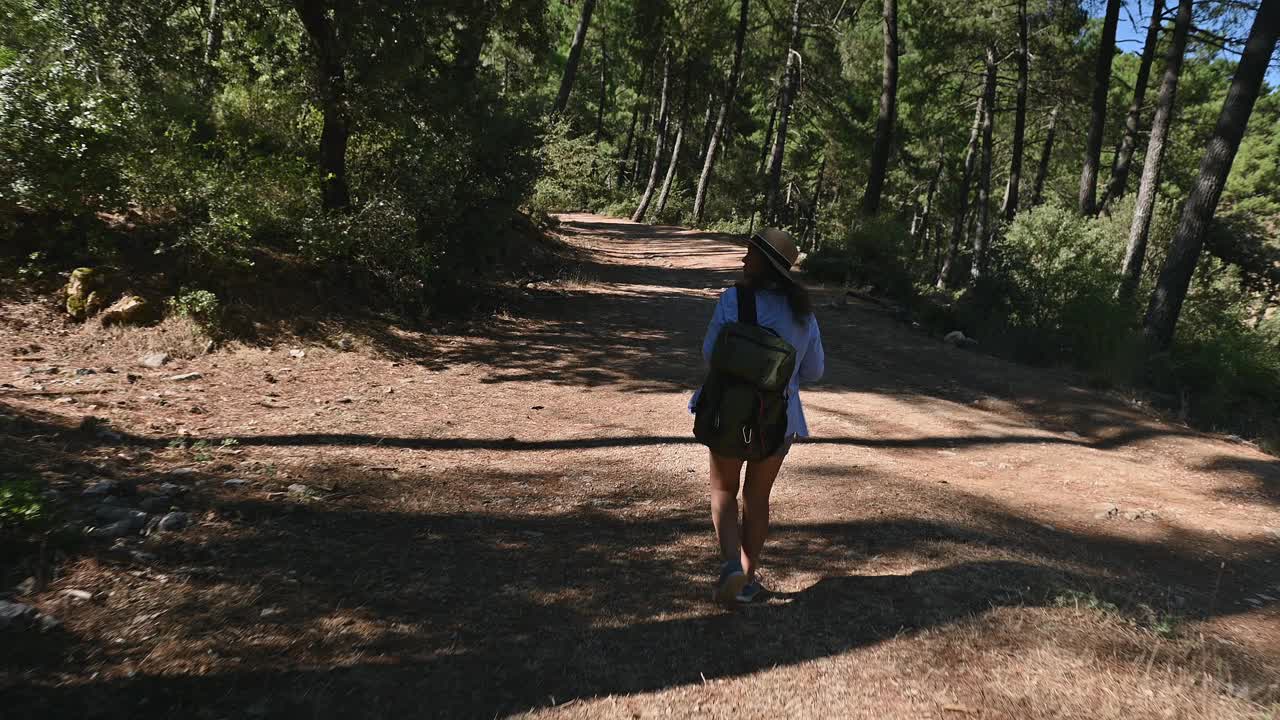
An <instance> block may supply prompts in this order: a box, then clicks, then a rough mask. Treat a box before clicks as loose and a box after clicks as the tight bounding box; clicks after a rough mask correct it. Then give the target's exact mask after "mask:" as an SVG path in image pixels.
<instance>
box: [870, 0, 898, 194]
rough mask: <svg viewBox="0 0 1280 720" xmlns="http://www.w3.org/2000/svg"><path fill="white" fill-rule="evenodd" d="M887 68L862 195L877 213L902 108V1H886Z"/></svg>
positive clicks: (884, 20)
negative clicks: (899, 95) (899, 103)
mask: <svg viewBox="0 0 1280 720" xmlns="http://www.w3.org/2000/svg"><path fill="white" fill-rule="evenodd" d="M882 15H883V22H884V68H883V72H882V76H881V79H880V114H879V115H878V116H877V117H876V139H875V142H874V144H873V145H872V146H871V174H870V175H869V176H868V177H867V191H866V193H865V194H863V196H862V212H863V213H864V214H866V215H875V214H876V213H878V212H879V211H880V194H881V192H882V191H883V190H884V174H885V170H886V169H888V167H889V150H890V146H891V145H892V143H893V124H894V119H895V117H896V116H897V109H898V0H884V7H883V10H882Z"/></svg>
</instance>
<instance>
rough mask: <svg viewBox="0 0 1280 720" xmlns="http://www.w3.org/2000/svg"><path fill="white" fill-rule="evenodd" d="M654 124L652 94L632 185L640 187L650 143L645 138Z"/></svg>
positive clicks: (642, 128) (639, 141)
mask: <svg viewBox="0 0 1280 720" xmlns="http://www.w3.org/2000/svg"><path fill="white" fill-rule="evenodd" d="M654 65H655V66H656V65H657V57H656V56H655V57H654ZM652 126H653V96H652V95H650V96H649V98H648V99H647V100H646V102H645V105H644V119H643V120H642V121H641V122H640V137H639V138H638V139H637V140H636V161H635V163H634V164H633V165H632V167H631V185H632V187H635V188H639V187H640V179H641V178H642V177H643V176H642V175H641V174H640V168H642V167H644V166H645V165H646V164H648V161H649V155H648V152H649V151H648V147H649V146H648V145H647V144H646V143H645V141H644V139H645V138H646V137H648V135H649V128H650V127H652Z"/></svg>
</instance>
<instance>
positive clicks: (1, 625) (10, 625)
mask: <svg viewBox="0 0 1280 720" xmlns="http://www.w3.org/2000/svg"><path fill="white" fill-rule="evenodd" d="M39 617H40V612H39V611H38V610H36V609H35V608H33V607H31V606H30V605H27V604H26V603H16V602H9V601H8V600H0V632H3V631H5V630H25V629H26V628H29V627H31V625H32V624H34V623H35V622H36V621H37V620H38V618H39Z"/></svg>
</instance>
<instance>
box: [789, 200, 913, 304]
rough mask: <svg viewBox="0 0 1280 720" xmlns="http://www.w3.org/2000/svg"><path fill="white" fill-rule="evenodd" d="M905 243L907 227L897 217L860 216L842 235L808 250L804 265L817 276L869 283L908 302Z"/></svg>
mask: <svg viewBox="0 0 1280 720" xmlns="http://www.w3.org/2000/svg"><path fill="white" fill-rule="evenodd" d="M908 246H909V244H908V229H907V227H906V226H905V225H904V224H902V223H901V222H900V221H898V220H895V219H892V218H882V217H876V218H859V219H857V220H855V221H854V222H853V224H851V225H850V226H849V229H848V231H847V232H846V234H845V235H844V237H843V238H838V239H831V240H828V241H827V242H826V243H825V244H823V245H822V246H821V247H820V248H818V249H817V250H815V251H814V252H812V253H810V254H809V255H808V256H807V257H806V259H805V261H804V264H803V267H804V270H805V272H806V273H808V274H809V275H810V276H811V277H813V278H814V279H816V280H820V281H832V282H839V283H843V284H846V285H847V284H855V285H864V286H870V287H871V288H872V289H873V290H875V291H876V292H878V293H880V294H883V295H886V296H888V297H891V298H894V299H895V300H897V301H899V302H902V303H907V302H910V301H911V300H912V298H914V297H915V286H914V279H913V277H912V274H911V270H910V264H909V260H910V259H909V258H908V256H907V249H908Z"/></svg>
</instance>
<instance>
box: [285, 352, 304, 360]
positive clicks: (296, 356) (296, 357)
mask: <svg viewBox="0 0 1280 720" xmlns="http://www.w3.org/2000/svg"><path fill="white" fill-rule="evenodd" d="M306 356H307V351H306V350H290V351H289V357H291V358H293V359H294V360H301V359H302V358H304V357H306Z"/></svg>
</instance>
